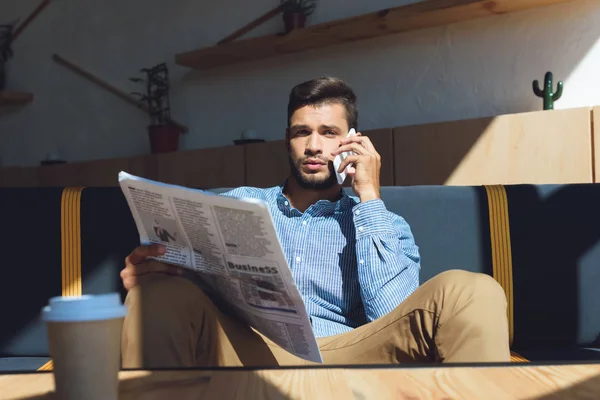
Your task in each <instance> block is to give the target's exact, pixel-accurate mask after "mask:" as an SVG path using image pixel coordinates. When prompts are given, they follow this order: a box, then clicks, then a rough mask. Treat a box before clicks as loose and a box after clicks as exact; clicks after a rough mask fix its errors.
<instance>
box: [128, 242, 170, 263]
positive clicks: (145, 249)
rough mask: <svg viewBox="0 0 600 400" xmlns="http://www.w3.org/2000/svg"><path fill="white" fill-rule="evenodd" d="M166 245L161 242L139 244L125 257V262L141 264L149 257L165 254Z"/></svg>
mask: <svg viewBox="0 0 600 400" xmlns="http://www.w3.org/2000/svg"><path fill="white" fill-rule="evenodd" d="M165 251H166V250H165V247H164V246H163V245H160V244H151V245H149V246H138V247H136V248H135V249H134V250H133V251H132V252H131V254H129V255H128V256H127V258H126V259H125V264H126V265H127V264H139V263H141V262H142V261H144V260H145V259H146V258H147V257H156V256H162V255H163V254H165Z"/></svg>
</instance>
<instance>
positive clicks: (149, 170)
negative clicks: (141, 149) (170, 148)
mask: <svg viewBox="0 0 600 400" xmlns="http://www.w3.org/2000/svg"><path fill="white" fill-rule="evenodd" d="M125 172H129V173H130V174H133V175H136V176H141V177H142V178H146V179H152V180H157V179H158V156H156V155H154V154H150V155H144V156H138V157H132V158H130V159H129V168H128V169H127V170H126V171H125Z"/></svg>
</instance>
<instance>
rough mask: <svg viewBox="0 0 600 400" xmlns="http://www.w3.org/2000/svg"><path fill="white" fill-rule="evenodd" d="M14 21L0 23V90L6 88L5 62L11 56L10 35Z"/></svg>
mask: <svg viewBox="0 0 600 400" xmlns="http://www.w3.org/2000/svg"><path fill="white" fill-rule="evenodd" d="M14 27H15V23H12V24H5V25H0V90H4V89H6V63H7V62H8V60H9V59H10V58H11V57H12V56H13V51H12V46H11V45H12V35H13V30H14Z"/></svg>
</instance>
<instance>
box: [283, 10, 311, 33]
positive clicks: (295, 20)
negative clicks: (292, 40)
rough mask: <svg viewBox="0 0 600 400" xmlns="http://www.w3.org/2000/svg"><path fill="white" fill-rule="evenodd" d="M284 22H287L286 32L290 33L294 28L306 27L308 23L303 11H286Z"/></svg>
mask: <svg viewBox="0 0 600 400" xmlns="http://www.w3.org/2000/svg"><path fill="white" fill-rule="evenodd" d="M283 22H284V24H285V33H288V32H291V31H293V30H294V29H300V28H304V26H305V25H306V16H305V15H304V14H302V13H286V14H283Z"/></svg>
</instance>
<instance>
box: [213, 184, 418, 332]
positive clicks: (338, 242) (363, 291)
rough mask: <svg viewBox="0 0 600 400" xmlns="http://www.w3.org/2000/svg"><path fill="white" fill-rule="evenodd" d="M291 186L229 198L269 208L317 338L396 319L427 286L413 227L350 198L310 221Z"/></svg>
mask: <svg viewBox="0 0 600 400" xmlns="http://www.w3.org/2000/svg"><path fill="white" fill-rule="evenodd" d="M282 189H283V185H281V186H276V187H272V188H268V189H259V188H253V187H240V188H237V189H234V190H232V191H229V192H226V193H223V195H225V196H231V197H248V198H254V199H260V200H264V201H265V202H266V203H267V204H268V205H269V208H270V211H271V214H272V216H273V220H274V223H275V229H276V231H277V234H278V236H279V240H280V241H281V245H282V247H283V251H284V253H285V256H286V259H287V261H288V263H289V265H290V268H291V270H292V274H293V276H294V280H295V282H296V285H297V287H298V290H299V292H300V294H301V296H302V299H303V300H304V304H305V306H306V310H307V313H308V315H309V316H310V318H311V321H312V326H313V331H314V334H315V336H316V337H323V336H332V335H337V334H340V333H344V332H347V331H350V330H352V329H354V328H356V327H359V326H361V325H363V324H365V323H368V322H370V321H373V320H375V319H377V318H379V317H382V316H384V315H386V314H387V313H389V312H390V311H392V310H393V309H394V308H396V306H398V304H400V303H401V302H402V301H404V299H406V297H408V295H410V294H411V293H412V292H413V291H414V290H415V289H416V288H417V287H418V286H419V270H420V266H419V261H420V259H419V250H418V247H417V246H416V245H415V242H414V238H413V235H412V232H411V230H410V227H409V225H408V223H407V222H406V221H405V220H404V219H403V218H402V217H400V216H398V215H396V214H394V213H392V212H389V211H388V210H387V209H386V207H385V205H384V203H383V201H382V200H371V201H367V202H364V203H361V202H360V201H359V199H358V198H357V197H354V196H349V195H348V194H347V193H345V192H344V191H342V193H343V195H342V197H341V199H340V200H338V201H336V202H331V201H328V200H320V201H318V202H317V203H315V204H313V205H312V206H310V207H309V208H308V209H307V210H306V211H305V212H304V213H301V212H300V211H298V210H297V209H295V208H293V207H291V205H290V204H289V202H288V200H287V199H286V197H285V196H284V195H283V193H282Z"/></svg>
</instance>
